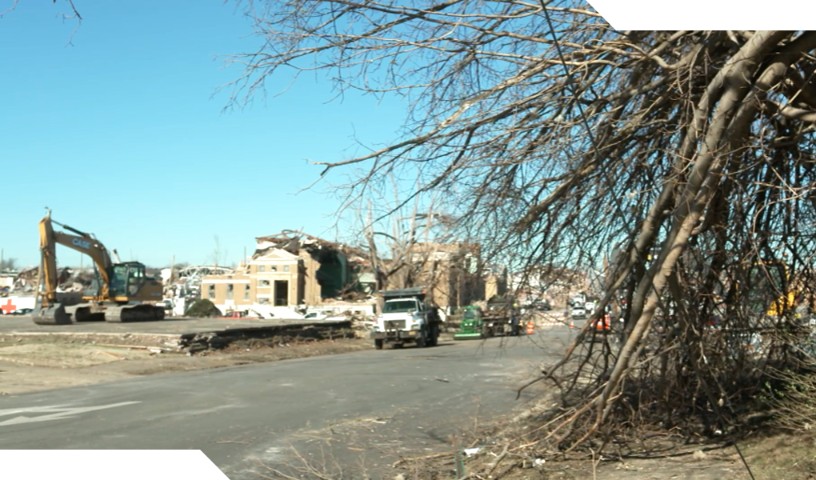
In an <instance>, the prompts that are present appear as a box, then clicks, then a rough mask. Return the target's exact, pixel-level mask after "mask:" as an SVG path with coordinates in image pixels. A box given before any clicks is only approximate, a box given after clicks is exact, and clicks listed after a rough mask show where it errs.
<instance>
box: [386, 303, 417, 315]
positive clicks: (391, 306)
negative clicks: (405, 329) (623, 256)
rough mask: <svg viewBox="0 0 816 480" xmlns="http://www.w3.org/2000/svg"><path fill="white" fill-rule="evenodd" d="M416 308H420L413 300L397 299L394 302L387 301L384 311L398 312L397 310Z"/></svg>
mask: <svg viewBox="0 0 816 480" xmlns="http://www.w3.org/2000/svg"><path fill="white" fill-rule="evenodd" d="M415 310H419V309H418V308H417V304H416V302H415V301H413V300H395V301H393V302H385V306H384V307H383V312H384V313H396V312H413V311H415Z"/></svg>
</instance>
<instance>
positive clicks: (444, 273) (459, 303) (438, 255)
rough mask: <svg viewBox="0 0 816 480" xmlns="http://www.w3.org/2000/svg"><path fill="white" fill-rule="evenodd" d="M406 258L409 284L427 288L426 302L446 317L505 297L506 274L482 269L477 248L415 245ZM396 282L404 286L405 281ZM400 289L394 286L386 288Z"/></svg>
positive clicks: (437, 244) (456, 244)
mask: <svg viewBox="0 0 816 480" xmlns="http://www.w3.org/2000/svg"><path fill="white" fill-rule="evenodd" d="M409 258H410V268H408V269H406V272H407V273H408V275H409V276H411V277H413V278H411V279H410V280H409V281H410V283H412V284H413V285H416V286H425V287H427V288H428V289H429V292H430V295H429V297H430V301H432V302H433V303H434V304H436V305H437V306H438V307H440V308H443V309H444V310H445V311H446V312H448V313H452V312H454V311H456V310H457V309H459V308H461V307H464V306H467V305H471V304H473V303H475V302H479V301H483V300H486V299H488V298H490V297H492V296H495V295H503V294H504V293H505V290H506V286H507V282H506V272H505V271H504V270H502V269H499V268H497V267H491V268H488V267H487V266H485V265H484V263H483V261H482V258H481V248H480V247H479V245H477V244H473V243H465V242H455V243H435V242H428V243H416V244H414V245H413V246H412V247H411V250H410V255H409ZM395 280H396V279H395ZM397 282H400V283H406V279H404V278H402V279H399V280H397ZM394 283H396V282H394ZM405 286H408V285H405ZM400 287H401V285H398V284H395V285H394V286H390V287H389V288H400Z"/></svg>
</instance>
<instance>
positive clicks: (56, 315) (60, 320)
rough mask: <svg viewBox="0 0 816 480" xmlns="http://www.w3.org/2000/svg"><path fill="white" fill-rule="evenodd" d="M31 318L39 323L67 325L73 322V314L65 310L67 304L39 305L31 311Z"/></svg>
mask: <svg viewBox="0 0 816 480" xmlns="http://www.w3.org/2000/svg"><path fill="white" fill-rule="evenodd" d="M31 318H32V319H33V320H34V323H36V324H37V325H66V324H69V323H72V322H71V315H70V314H68V313H67V312H66V311H65V305H63V304H61V303H57V304H54V306H52V307H48V308H41V307H37V308H35V309H34V311H33V312H31Z"/></svg>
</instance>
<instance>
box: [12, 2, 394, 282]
mask: <svg viewBox="0 0 816 480" xmlns="http://www.w3.org/2000/svg"><path fill="white" fill-rule="evenodd" d="M75 3H76V5H77V7H78V8H79V10H80V13H81V14H82V16H83V21H82V22H81V23H79V24H77V23H76V22H75V21H72V20H65V19H63V18H62V15H63V14H65V13H67V9H66V7H65V5H64V4H62V2H58V3H57V4H53V3H52V2H43V1H22V2H20V4H19V5H17V6H16V7H15V8H14V9H13V10H10V11H5V13H4V14H3V16H2V18H0V59H1V60H0V61H2V65H1V66H0V103H1V104H2V107H3V108H2V114H0V132H2V133H0V135H1V136H2V137H0V167H2V169H1V170H0V175H2V177H0V178H2V180H3V181H2V185H0V192H2V198H3V199H4V202H3V203H4V208H3V217H4V221H3V225H2V227H0V248H2V250H3V255H4V258H6V259H9V258H14V259H15V260H16V262H17V265H18V266H19V267H26V266H34V265H36V264H37V262H38V259H39V252H38V248H37V246H38V237H37V222H38V221H39V219H40V218H41V217H42V216H43V214H44V213H45V207H49V208H50V209H51V210H52V217H53V218H54V219H55V220H57V221H59V222H62V223H65V224H67V225H70V226H72V227H75V228H77V229H80V230H84V231H87V232H92V233H94V234H95V235H96V236H97V238H99V239H100V240H101V241H102V242H103V243H104V244H105V245H106V246H107V247H108V248H109V249H114V248H115V249H117V250H118V251H119V254H120V256H121V257H122V260H139V261H142V262H144V263H145V264H147V265H148V266H157V267H158V266H165V265H167V264H169V263H170V261H171V260H172V259H175V261H176V262H188V263H191V264H212V263H214V261H215V258H216V252H218V257H219V258H218V261H219V263H221V264H234V263H237V262H238V261H240V259H241V258H242V257H243V254H244V252H245V251H246V253H247V254H251V253H252V251H253V249H254V245H255V237H257V236H262V235H268V234H273V233H277V232H279V231H281V230H283V229H303V230H304V231H305V232H307V233H310V234H312V235H317V236H320V237H323V238H326V239H329V240H335V239H337V240H342V241H353V238H349V237H348V232H350V229H349V225H348V224H343V223H340V224H339V225H336V223H337V216H336V214H335V212H336V209H337V207H338V202H337V200H336V199H335V197H334V195H332V194H331V185H332V184H338V183H342V182H343V181H345V180H346V175H348V174H351V173H353V172H352V171H351V170H345V171H342V172H339V174H334V175H331V176H329V178H328V182H322V183H320V184H318V185H317V186H316V187H314V188H312V189H311V190H309V191H306V192H302V190H303V189H304V188H306V187H308V186H310V185H311V184H312V183H313V182H314V181H315V180H317V179H318V176H319V173H320V171H321V167H319V166H314V165H311V164H310V163H309V162H312V161H337V160H341V159H343V158H346V157H348V156H350V155H352V154H355V153H361V152H363V151H365V150H364V147H361V146H360V144H361V143H362V144H363V145H367V146H372V147H378V146H382V145H383V144H384V143H386V142H389V141H392V140H394V139H395V138H396V135H397V130H398V128H399V125H400V123H401V120H402V119H403V117H404V111H403V110H402V108H403V106H402V105H401V104H400V103H399V102H398V101H397V100H396V99H392V100H389V101H387V102H381V101H378V100H377V99H375V98H372V97H362V96H353V95H348V94H347V95H345V96H344V97H343V99H342V100H334V98H335V94H334V92H333V91H332V88H331V84H330V83H329V82H327V81H325V79H323V78H320V77H317V76H315V75H314V74H311V75H309V74H307V75H304V76H302V77H301V78H299V79H298V80H297V81H296V82H294V83H292V79H293V77H287V76H286V75H281V76H279V77H277V78H276V79H274V82H270V83H269V84H268V85H267V89H266V92H267V95H265V97H264V98H257V99H256V101H254V102H252V104H251V105H249V106H247V107H245V108H241V109H232V110H228V111H224V108H225V107H226V106H227V104H228V102H229V98H230V97H229V95H230V93H231V91H230V90H226V91H220V92H219V87H222V86H224V85H226V84H227V83H228V82H230V81H233V80H235V79H237V78H238V77H239V76H240V75H241V74H242V69H241V67H239V66H237V65H230V64H229V63H228V61H227V57H228V56H229V55H231V54H236V53H242V52H248V51H252V50H253V49H254V48H255V47H256V46H257V45H258V44H259V42H260V40H259V39H258V38H257V37H255V36H253V34H252V30H251V25H250V22H249V21H248V20H247V19H246V18H244V17H243V16H242V15H241V12H240V11H238V10H237V9H236V4H235V3H225V2H223V1H221V0H198V1H193V0H187V1H173V2H165V1H157V0H141V1H133V0H117V1H115V2H110V1H101V0H87V1H85V0H81V1H77V2H75ZM10 5H12V2H10V1H8V0H7V1H5V2H0V11H4V10H6V8H8V7H9V6H10ZM58 261H59V263H60V264H61V265H78V264H79V263H80V254H78V253H75V252H73V251H71V250H68V249H67V248H62V247H60V248H59V249H58ZM84 262H85V265H88V262H89V261H88V259H87V258H86V259H84Z"/></svg>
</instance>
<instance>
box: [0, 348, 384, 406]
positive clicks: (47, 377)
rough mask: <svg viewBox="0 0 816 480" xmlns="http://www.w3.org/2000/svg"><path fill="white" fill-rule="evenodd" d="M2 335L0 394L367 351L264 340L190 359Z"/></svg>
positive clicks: (159, 351)
mask: <svg viewBox="0 0 816 480" xmlns="http://www.w3.org/2000/svg"><path fill="white" fill-rule="evenodd" d="M83 337H84V336H82V335H51V336H48V337H43V336H27V335H15V336H5V337H3V338H2V340H0V395H10V394H19V393H27V392H36V391H43V390H51V389H57V388H64V387H72V386H79V385H91V384H95V383H100V382H108V381H114V380H121V379H125V378H130V377H134V376H142V375H152V374H158V373H168V372H176V371H192V370H203V369H210V368H220V367H229V366H235V365H246V364H251V363H262V362H271V361H276V360H285V359H289V358H300V357H311V356H317V355H331V354H337V353H344V352H352V351H359V350H369V349H371V348H373V347H372V344H371V342H370V341H368V340H366V339H359V338H339V339H335V340H320V341H317V340H302V339H297V338H293V337H283V336H278V337H269V338H264V339H253V340H236V341H234V342H232V343H230V345H229V346H227V347H225V348H224V349H221V350H216V351H205V352H201V353H198V354H195V355H192V354H189V353H187V352H183V351H180V350H179V349H178V348H177V347H174V346H173V345H172V342H171V343H170V344H167V338H166V337H163V336H154V337H155V338H153V339H152V341H151V339H146V338H143V337H137V336H124V337H123V336H121V335H119V336H111V337H110V338H108V337H100V336H88V338H83Z"/></svg>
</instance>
